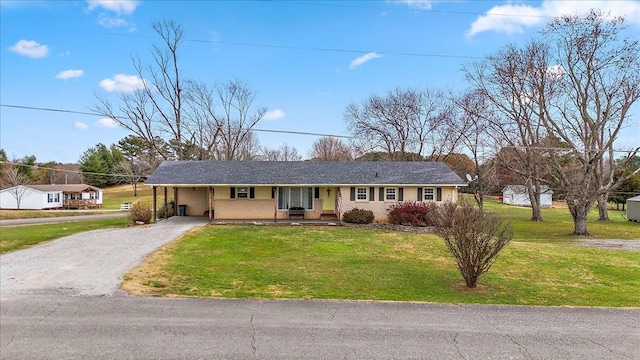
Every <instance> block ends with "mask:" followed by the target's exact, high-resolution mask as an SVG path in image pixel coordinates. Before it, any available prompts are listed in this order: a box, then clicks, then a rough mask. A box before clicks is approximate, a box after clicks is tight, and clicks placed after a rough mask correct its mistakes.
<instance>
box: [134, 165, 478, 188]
mask: <svg viewBox="0 0 640 360" xmlns="http://www.w3.org/2000/svg"><path fill="white" fill-rule="evenodd" d="M146 184H148V185H296V184H300V185H409V184H414V185H466V183H465V182H464V181H463V180H462V179H460V177H459V176H458V175H456V174H455V173H454V172H453V171H451V169H449V168H448V167H447V166H446V165H445V164H444V163H441V162H424V161H421V162H404V161H340V162H337V161H165V162H163V163H162V164H161V165H160V166H159V167H158V168H157V169H156V171H154V172H153V174H152V175H151V176H149V178H148V179H147V181H146Z"/></svg>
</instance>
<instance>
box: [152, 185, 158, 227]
mask: <svg viewBox="0 0 640 360" xmlns="http://www.w3.org/2000/svg"><path fill="white" fill-rule="evenodd" d="M157 204H158V191H157V188H156V187H155V186H154V187H153V222H154V223H155V222H157V220H158V209H157Z"/></svg>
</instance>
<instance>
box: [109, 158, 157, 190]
mask: <svg viewBox="0 0 640 360" xmlns="http://www.w3.org/2000/svg"><path fill="white" fill-rule="evenodd" d="M150 170H151V167H150V166H149V164H148V163H145V162H143V161H137V160H128V159H123V160H121V161H120V162H118V163H117V164H115V166H114V168H113V171H114V173H115V174H117V175H119V178H120V179H122V181H124V182H126V183H127V184H129V185H131V187H132V188H133V196H134V197H135V196H138V183H140V182H141V181H142V180H144V178H145V176H147V175H149V174H150Z"/></svg>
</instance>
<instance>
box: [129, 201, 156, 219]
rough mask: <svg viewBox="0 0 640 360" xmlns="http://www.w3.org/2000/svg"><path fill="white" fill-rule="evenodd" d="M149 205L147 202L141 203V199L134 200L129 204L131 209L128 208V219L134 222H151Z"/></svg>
mask: <svg viewBox="0 0 640 360" xmlns="http://www.w3.org/2000/svg"><path fill="white" fill-rule="evenodd" d="M151 215H152V212H151V206H149V204H147V203H143V202H141V201H136V202H134V203H133V204H131V209H130V210H129V219H131V222H133V223H134V224H135V223H137V222H143V223H145V224H148V223H150V222H151Z"/></svg>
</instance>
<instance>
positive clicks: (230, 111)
mask: <svg viewBox="0 0 640 360" xmlns="http://www.w3.org/2000/svg"><path fill="white" fill-rule="evenodd" d="M255 97H256V93H255V92H253V91H252V90H251V89H250V88H249V87H248V85H247V84H246V83H244V82H242V81H240V80H231V81H228V82H226V83H219V84H217V85H215V87H214V89H212V88H210V87H209V86H207V85H206V84H203V83H198V82H195V81H190V82H189V95H188V96H187V99H188V102H187V104H188V105H187V106H188V108H189V109H190V111H188V114H187V115H186V117H188V118H189V119H190V120H191V121H189V124H190V125H189V126H188V127H187V128H188V131H189V134H190V137H191V141H192V142H193V143H195V144H198V145H199V147H200V150H201V151H202V154H201V156H200V158H201V159H216V160H243V159H244V160H246V159H250V158H255V157H256V156H257V151H258V148H259V145H258V139H257V138H256V137H255V135H254V134H253V132H252V131H251V130H252V129H253V128H254V127H255V125H256V124H257V123H258V122H259V121H260V120H261V119H262V118H263V117H264V115H265V113H266V112H267V108H265V107H259V108H257V109H255V110H254V109H253V101H254V100H255ZM216 105H217V106H216Z"/></svg>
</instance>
